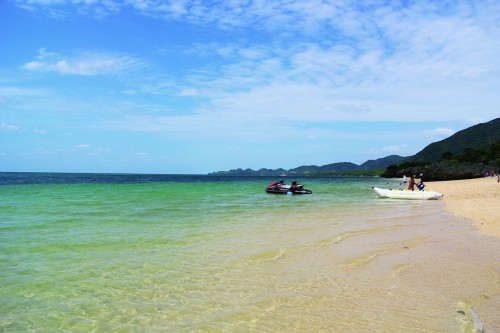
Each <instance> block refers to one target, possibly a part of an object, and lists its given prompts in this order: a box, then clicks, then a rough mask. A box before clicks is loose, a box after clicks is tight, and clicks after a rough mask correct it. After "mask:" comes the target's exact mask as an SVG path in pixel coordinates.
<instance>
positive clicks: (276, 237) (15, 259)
mask: <svg viewBox="0 0 500 333" xmlns="http://www.w3.org/2000/svg"><path fill="white" fill-rule="evenodd" d="M1 179H2V184H3V185H0V244H1V245H0V250H1V252H0V254H1V256H0V279H1V287H0V314H1V318H0V331H2V332H24V331H33V332H53V331H64V332H109V331H121V332H134V331H136V332H145V331H154V332H195V331H199V332H235V331H237V332H278V331H279V332H301V331H304V330H312V331H336V329H335V328H338V329H339V331H342V329H341V328H344V329H345V328H348V327H350V325H355V327H358V328H360V330H359V331H364V329H365V330H366V331H369V330H370V329H371V327H372V324H368V322H369V321H368V322H365V321H366V315H367V314H368V313H370V311H372V310H373V311H375V308H376V306H374V308H370V309H371V310H369V309H366V308H363V306H361V305H355V306H354V305H353V309H352V311H353V312H352V313H351V312H346V313H344V314H342V311H347V310H346V306H345V304H346V303H345V302H346V299H343V298H342V297H345V296H346V295H347V294H349V295H350V296H349V299H350V301H351V302H354V301H353V299H352V296H353V295H358V296H359V297H360V298H359V300H361V299H362V298H361V295H362V294H363V293H366V287H367V285H366V284H365V282H366V277H365V278H359V276H358V281H361V282H359V283H350V282H349V281H352V280H353V279H355V276H356V275H358V274H362V271H363V269H365V267H366V266H365V264H366V263H368V262H370V261H371V260H372V259H373V258H375V257H377V256H379V255H381V254H383V253H386V252H384V251H386V250H387V251H389V252H391V253H398V252H400V249H401V248H402V246H401V243H398V242H401V241H405V242H408V244H410V243H411V244H414V243H415V244H418V243H419V242H424V240H423V239H419V237H418V235H416V234H415V235H411V234H410V235H408V233H402V232H401V230H402V229H405V228H407V227H411V226H413V227H414V228H416V226H418V225H420V224H422V225H425V224H427V222H425V223H424V222H414V221H413V220H415V219H417V220H418V216H419V214H420V213H419V212H420V209H421V207H422V206H421V203H404V204H401V203H399V202H398V203H396V202H394V201H388V200H380V199H377V198H376V196H375V194H374V192H373V191H372V190H371V186H382V187H383V186H397V181H394V180H393V181H389V182H390V184H387V182H388V181H387V180H385V179H381V178H306V179H298V180H299V181H301V182H302V183H303V184H304V185H305V188H307V189H311V190H312V191H313V194H312V195H294V196H286V195H272V194H267V193H265V192H264V188H265V186H266V185H267V184H269V183H270V182H271V181H273V180H274V179H268V178H210V177H205V176H157V177H155V176H144V177H141V176H123V175H122V176H118V175H117V176H110V175H87V176H85V175H48V174H46V175H44V174H41V175H29V174H28V175H27V174H2V178H1ZM290 181H291V180H290ZM429 205H430V206H429ZM429 207H430V208H429ZM440 208H441V206H440V202H433V203H429V204H428V206H426V209H431V210H432V209H440ZM408 209H409V210H410V212H408ZM400 219H407V220H408V221H411V223H409V224H408V225H407V226H402V225H401V223H400ZM394 221H398V222H397V223H394ZM388 232H391V233H392V234H391V235H392V236H391V239H390V242H389V243H390V244H389V243H388V240H387V239H384V238H383V237H382V238H380V237H379V238H377V240H375V239H370V238H366V235H373V234H380V233H388ZM363 235H365V238H362V237H363ZM359 236H361V238H360V237H359ZM422 237H424V236H422ZM344 239H346V240H344ZM351 240H352V241H351ZM412 242H413V243H412ZM338 244H340V245H342V246H343V247H342V248H340V247H338V246H339V245H338ZM381 244H383V246H384V248H385V250H384V249H382V250H380V246H382V245H381ZM387 244H389V245H387ZM394 244H397V245H394ZM405 244H406V243H405ZM354 245H355V246H354ZM334 246H337V247H336V248H335V251H332V249H333V248H334ZM377 247H378V248H377ZM341 249H342V250H341ZM339 250H341V251H339ZM377 251H378V252H377ZM395 266H396V265H395ZM357 267H361V268H360V270H358V269H357ZM398 269H399V268H398ZM372 273H373V272H372ZM372 273H370V274H372ZM348 288H352V289H353V290H351V291H350V292H347V291H346V290H347V289H348ZM339 295H344V296H339ZM401 297H402V296H401ZM373 298H377V299H380V298H383V297H381V296H380V295H378V296H373ZM370 299H371V298H370ZM429 302H430V303H432V304H434V305H435V304H436V303H437V304H441V303H440V302H442V300H432V302H431V301H429ZM443 304H446V305H443V306H444V307H445V308H446V307H447V306H448V304H447V302H443ZM351 305H352V303H351ZM435 306H437V305H435ZM357 307H359V311H358V310H355V309H356V308H357ZM439 311H441V309H440V308H439V307H438V309H434V310H433V312H434V313H439ZM443 311H449V309H448V308H446V309H445V310H443ZM452 311H453V310H452ZM340 314H342V315H340ZM448 315H449V314H443V316H448ZM346 318H350V319H349V320H346ZM388 318H390V316H388ZM388 320H389V322H392V323H393V325H394V327H392V328H391V327H390V326H389V329H387V331H389V332H390V331H394V332H396V331H398V330H399V329H401V328H402V327H404V325H406V324H405V323H408V321H407V320H404V318H399V317H398V318H392V319H388ZM400 322H401V324H398V323H400ZM409 323H411V324H413V325H415V324H414V323H413V320H410V321H409ZM381 325H382V327H386V328H387V327H388V326H386V325H387V323H382V324H381ZM441 325H443V326H444V327H446V329H449V331H450V332H452V331H453V330H454V329H456V326H455V325H457V323H456V319H453V318H452V316H450V322H448V321H444V323H443V324H441V322H439V324H438V323H434V322H433V323H432V324H431V326H429V327H430V328H431V330H430V331H433V330H432V329H435V331H436V332H438V331H443V330H442V327H443V326H441ZM413 327H415V326H413ZM410 331H411V330H410ZM445 331H446V330H445Z"/></svg>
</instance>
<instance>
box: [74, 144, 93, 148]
mask: <svg viewBox="0 0 500 333" xmlns="http://www.w3.org/2000/svg"><path fill="white" fill-rule="evenodd" d="M75 148H77V149H88V148H90V144H88V143H82V144H78V145H76V146H75Z"/></svg>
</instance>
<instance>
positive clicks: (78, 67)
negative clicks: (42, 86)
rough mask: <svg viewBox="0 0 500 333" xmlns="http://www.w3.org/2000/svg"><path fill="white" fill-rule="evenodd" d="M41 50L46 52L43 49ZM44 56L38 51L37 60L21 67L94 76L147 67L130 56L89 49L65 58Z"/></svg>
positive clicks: (121, 72) (122, 72)
mask: <svg viewBox="0 0 500 333" xmlns="http://www.w3.org/2000/svg"><path fill="white" fill-rule="evenodd" d="M42 50H44V53H47V51H45V49H42ZM46 58H47V57H46V56H40V51H39V56H37V59H38V60H33V61H29V62H27V63H25V64H24V65H23V68H24V69H26V70H30V71H39V72H55V73H59V74H71V75H83V76H95V75H117V74H125V73H129V72H134V71H138V70H143V69H146V68H147V67H148V65H147V64H146V63H145V62H144V61H142V60H140V59H136V58H133V57H130V56H126V55H119V54H111V53H100V52H91V51H87V52H83V53H81V54H79V55H75V56H69V57H67V58H66V59H62V58H61V56H59V55H57V54H55V53H50V57H49V59H47V60H46ZM50 60H52V61H50Z"/></svg>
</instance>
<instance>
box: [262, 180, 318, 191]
mask: <svg viewBox="0 0 500 333" xmlns="http://www.w3.org/2000/svg"><path fill="white" fill-rule="evenodd" d="M291 187H292V186H290V185H286V184H284V183H283V181H280V182H272V183H271V184H269V185H268V186H267V187H266V192H267V193H274V194H289V193H290V194H311V193H312V191H311V190H306V189H305V188H304V186H302V184H297V187H296V188H295V190H293V189H291Z"/></svg>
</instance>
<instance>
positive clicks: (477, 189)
mask: <svg viewBox="0 0 500 333" xmlns="http://www.w3.org/2000/svg"><path fill="white" fill-rule="evenodd" d="M426 185H427V189H431V190H435V191H438V192H440V193H442V194H443V195H444V196H443V198H442V200H443V201H444V203H445V209H446V210H447V211H448V212H450V213H451V214H453V215H455V216H459V217H461V218H466V219H470V220H471V221H472V222H473V225H474V227H476V228H477V230H479V232H481V233H483V234H486V235H489V236H493V237H497V238H500V210H499V209H498V205H497V203H498V202H500V183H497V177H484V178H476V179H465V180H452V181H436V182H426Z"/></svg>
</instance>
